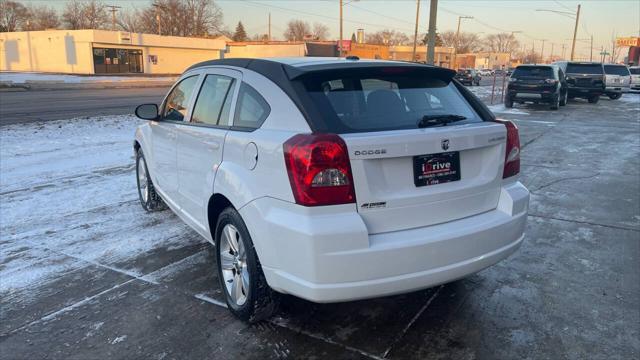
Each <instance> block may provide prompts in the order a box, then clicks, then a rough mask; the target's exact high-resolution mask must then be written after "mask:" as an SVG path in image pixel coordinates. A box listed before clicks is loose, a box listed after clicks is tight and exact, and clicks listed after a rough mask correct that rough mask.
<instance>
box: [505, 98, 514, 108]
mask: <svg viewBox="0 0 640 360" xmlns="http://www.w3.org/2000/svg"><path fill="white" fill-rule="evenodd" d="M504 107H506V108H507V109H511V108H512V107H513V99H512V98H511V97H510V96H509V95H507V96H505V97H504Z"/></svg>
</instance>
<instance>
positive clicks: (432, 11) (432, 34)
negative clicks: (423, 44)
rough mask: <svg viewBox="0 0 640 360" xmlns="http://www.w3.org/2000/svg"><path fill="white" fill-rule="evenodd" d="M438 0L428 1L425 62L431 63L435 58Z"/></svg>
mask: <svg viewBox="0 0 640 360" xmlns="http://www.w3.org/2000/svg"><path fill="white" fill-rule="evenodd" d="M437 13H438V0H431V1H430V3H429V39H427V64H431V65H433V64H434V63H435V60H436V18H437V16H438V14H437Z"/></svg>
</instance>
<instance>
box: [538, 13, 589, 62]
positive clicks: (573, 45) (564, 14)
mask: <svg viewBox="0 0 640 360" xmlns="http://www.w3.org/2000/svg"><path fill="white" fill-rule="evenodd" d="M536 11H547V12H552V13H556V14H560V15H562V16H567V17H575V19H576V24H575V26H574V27H573V41H572V43H571V61H573V57H574V55H575V50H576V36H577V35H578V22H579V21H580V4H578V10H577V11H576V12H575V13H572V12H568V11H557V10H548V9H536ZM563 57H564V56H563Z"/></svg>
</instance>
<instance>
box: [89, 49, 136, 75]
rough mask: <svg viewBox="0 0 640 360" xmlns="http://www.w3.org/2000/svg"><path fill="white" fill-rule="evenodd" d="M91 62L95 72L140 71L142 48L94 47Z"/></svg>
mask: <svg viewBox="0 0 640 360" xmlns="http://www.w3.org/2000/svg"><path fill="white" fill-rule="evenodd" d="M93 64H94V69H95V72H96V74H105V73H106V74H110V73H141V72H143V71H144V70H143V67H142V50H136V49H114V48H94V49H93Z"/></svg>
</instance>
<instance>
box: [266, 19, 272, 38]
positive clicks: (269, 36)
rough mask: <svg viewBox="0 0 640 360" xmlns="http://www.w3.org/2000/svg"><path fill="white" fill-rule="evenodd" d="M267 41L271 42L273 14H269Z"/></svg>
mask: <svg viewBox="0 0 640 360" xmlns="http://www.w3.org/2000/svg"><path fill="white" fill-rule="evenodd" d="M267 39H268V40H269V41H271V13H269V35H268V37H267Z"/></svg>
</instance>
